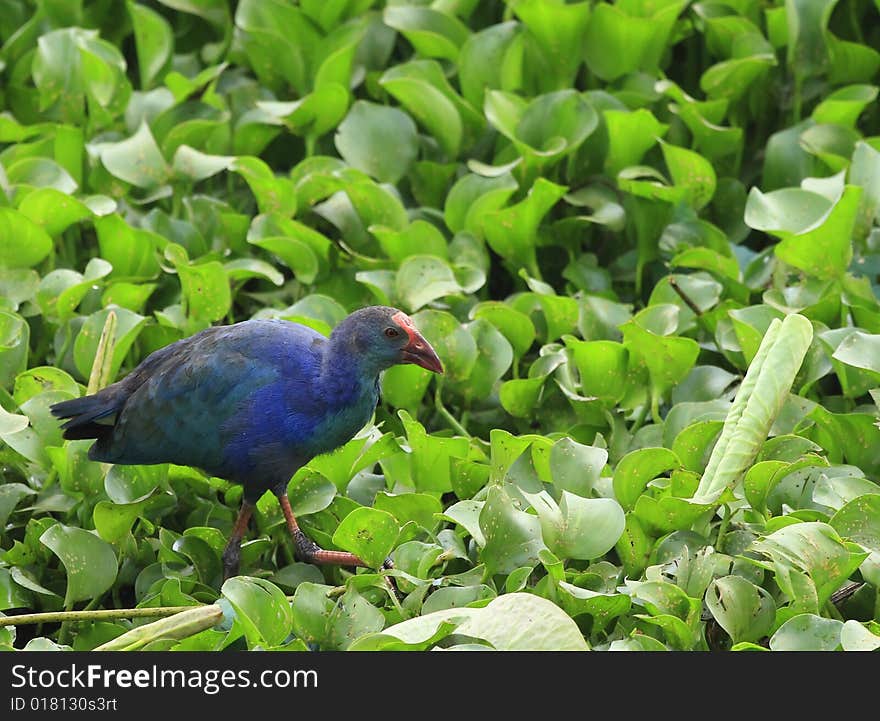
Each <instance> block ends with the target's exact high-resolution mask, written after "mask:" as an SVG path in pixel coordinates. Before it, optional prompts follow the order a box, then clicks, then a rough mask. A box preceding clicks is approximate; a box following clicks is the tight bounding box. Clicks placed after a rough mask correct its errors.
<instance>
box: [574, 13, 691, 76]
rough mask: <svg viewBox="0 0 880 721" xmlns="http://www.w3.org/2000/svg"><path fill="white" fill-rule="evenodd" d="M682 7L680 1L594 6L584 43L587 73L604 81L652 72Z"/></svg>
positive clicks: (664, 48)
mask: <svg viewBox="0 0 880 721" xmlns="http://www.w3.org/2000/svg"><path fill="white" fill-rule="evenodd" d="M683 6H684V3H683V2H681V1H680V0H670V1H667V2H662V3H657V4H650V5H645V6H644V7H641V4H636V3H632V4H626V5H624V4H622V3H621V4H617V5H606V4H604V3H603V4H600V5H598V6H596V7H595V8H594V10H593V14H592V16H591V18H590V22H589V24H588V25H587V31H586V38H585V41H584V48H585V55H586V61H587V65H588V66H589V68H590V70H592V71H593V72H594V73H595V74H596V75H597V76H598V77H600V78H601V79H602V80H606V81H610V80H616V79H617V78H619V77H621V76H623V75H627V74H628V73H632V72H634V71H636V70H644V71H646V72H649V73H651V72H656V70H657V65H658V63H659V62H660V58H661V56H662V55H663V53H664V52H665V50H666V46H667V43H668V41H669V36H670V34H671V32H672V28H673V26H674V25H675V21H676V18H677V17H678V14H679V13H680V12H681V10H682V8H683ZM652 11H653V12H652Z"/></svg>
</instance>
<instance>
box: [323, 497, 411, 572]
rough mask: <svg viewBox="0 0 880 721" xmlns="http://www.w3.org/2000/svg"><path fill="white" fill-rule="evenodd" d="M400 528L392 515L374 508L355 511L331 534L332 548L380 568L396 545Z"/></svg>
mask: <svg viewBox="0 0 880 721" xmlns="http://www.w3.org/2000/svg"><path fill="white" fill-rule="evenodd" d="M399 532H400V527H399V526H398V525H397V521H396V520H394V516H392V515H391V514H390V513H386V512H385V511H380V510H378V509H375V508H356V509H355V510H353V511H352V512H351V513H349V514H348V515H347V516H346V517H345V518H343V519H342V521H341V522H340V524H339V527H338V528H337V529H336V531H335V532H334V533H333V543H334V545H337V546H339V547H340V548H343V549H344V550H346V551H350V552H351V553H353V554H354V555H356V556H357V557H358V558H360V559H361V560H363V561H364V562H365V563H367V564H368V565H369V566H370V567H372V568H379V567H380V566H381V565H382V564H383V563H384V562H385V559H386V558H387V557H388V554H389V553H391V549H392V548H394V545H395V543H396V542H397V535H398V533H399Z"/></svg>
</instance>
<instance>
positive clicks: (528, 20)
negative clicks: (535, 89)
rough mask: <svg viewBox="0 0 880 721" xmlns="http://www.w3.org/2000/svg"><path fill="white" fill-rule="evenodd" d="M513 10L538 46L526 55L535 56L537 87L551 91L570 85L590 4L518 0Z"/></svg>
mask: <svg viewBox="0 0 880 721" xmlns="http://www.w3.org/2000/svg"><path fill="white" fill-rule="evenodd" d="M513 11H514V12H515V13H516V16H517V17H518V18H519V19H520V20H521V21H522V23H523V25H525V27H526V29H527V31H528V38H529V40H533V41H534V42H535V44H536V45H537V46H538V47H539V48H540V53H534V54H530V55H529V57H530V58H536V59H539V63H540V70H538V69H537V68H536V74H539V75H540V76H541V86H542V87H546V88H547V89H549V90H553V89H556V88H561V87H566V86H569V85H571V84H572V83H573V80H574V77H575V75H576V73H577V69H578V67H579V66H580V65H581V63H582V62H583V55H584V49H585V41H584V35H585V33H586V32H587V28H588V27H589V21H590V11H591V7H590V3H587V2H576V3H564V2H546V1H544V0H518V1H517V2H516V3H514V4H513Z"/></svg>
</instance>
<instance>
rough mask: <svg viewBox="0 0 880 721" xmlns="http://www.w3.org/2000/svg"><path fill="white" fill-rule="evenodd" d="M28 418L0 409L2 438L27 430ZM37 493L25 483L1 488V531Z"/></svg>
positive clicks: (6, 484) (10, 484)
mask: <svg viewBox="0 0 880 721" xmlns="http://www.w3.org/2000/svg"><path fill="white" fill-rule="evenodd" d="M27 423H28V419H27V416H19V415H12V414H10V413H7V412H6V411H5V410H4V409H3V408H0V438H2V437H3V436H5V435H6V434H8V433H18V432H19V431H21V430H24V429H25V428H27ZM34 493H35V491H34V490H33V489H31V488H28V487H27V486H26V485H24V484H23V483H4V484H3V485H2V486H0V529H4V528H6V522H7V521H8V520H9V516H10V515H12V512H13V511H14V510H15V507H16V506H17V505H18V504H19V503H20V502H21V500H22V499H23V498H27V497H28V496H32V495H34Z"/></svg>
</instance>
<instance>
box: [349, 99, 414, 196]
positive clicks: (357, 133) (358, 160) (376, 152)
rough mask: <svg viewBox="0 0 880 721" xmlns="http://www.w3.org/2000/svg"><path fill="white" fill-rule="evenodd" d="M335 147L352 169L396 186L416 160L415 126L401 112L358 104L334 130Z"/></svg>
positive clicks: (360, 102)
mask: <svg viewBox="0 0 880 721" xmlns="http://www.w3.org/2000/svg"><path fill="white" fill-rule="evenodd" d="M335 143H336V149H337V150H338V151H339V154H340V155H341V156H342V157H343V158H344V159H345V161H346V162H347V163H349V164H350V165H351V166H352V167H355V168H357V169H358V170H362V171H363V172H365V173H367V174H368V175H370V176H372V177H374V178H376V180H379V181H380V182H385V183H396V182H397V181H398V180H400V179H401V178H402V177H403V176H404V175H406V173H407V171H408V170H409V168H410V166H411V165H412V163H413V161H414V160H415V158H416V151H417V134H416V126H415V123H414V122H413V121H412V118H410V117H409V115H407V114H406V113H404V112H403V111H401V110H397V109H396V108H389V107H385V106H382V105H376V104H375V103H370V102H367V101H365V100H359V101H357V102H356V103H355V104H354V105H352V106H351V110H349V111H348V115H346V116H345V120H343V121H342V123H341V124H340V125H339V127H338V128H337V131H336V137H335Z"/></svg>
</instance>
